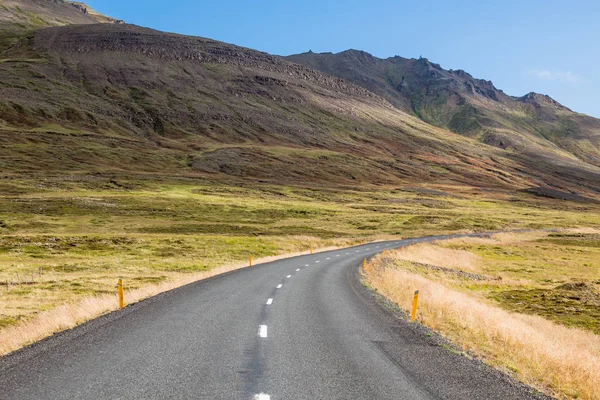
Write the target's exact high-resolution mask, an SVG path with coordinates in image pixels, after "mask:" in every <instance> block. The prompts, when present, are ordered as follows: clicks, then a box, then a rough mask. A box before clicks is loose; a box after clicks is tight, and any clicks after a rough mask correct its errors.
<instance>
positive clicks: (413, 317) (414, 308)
mask: <svg viewBox="0 0 600 400" xmlns="http://www.w3.org/2000/svg"><path fill="white" fill-rule="evenodd" d="M418 304H419V291H418V290H417V291H415V297H414V298H413V305H412V313H411V314H410V320H411V321H413V322H414V321H415V320H416V319H417V305H418Z"/></svg>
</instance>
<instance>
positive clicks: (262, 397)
mask: <svg viewBox="0 0 600 400" xmlns="http://www.w3.org/2000/svg"><path fill="white" fill-rule="evenodd" d="M254 400H271V396H269V395H268V394H264V393H260V394H255V395H254Z"/></svg>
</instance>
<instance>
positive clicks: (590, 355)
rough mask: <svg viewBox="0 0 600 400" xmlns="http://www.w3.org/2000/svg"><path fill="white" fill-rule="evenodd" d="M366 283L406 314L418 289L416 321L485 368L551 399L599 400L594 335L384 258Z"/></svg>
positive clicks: (598, 346)
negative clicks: (521, 311)
mask: <svg viewBox="0 0 600 400" xmlns="http://www.w3.org/2000/svg"><path fill="white" fill-rule="evenodd" d="M392 257H393V255H392ZM366 278H367V279H368V282H369V283H370V285H372V286H373V287H374V288H376V289H377V290H378V291H379V292H380V293H382V294H383V295H384V296H386V297H388V298H389V299H391V300H392V301H394V302H395V303H397V304H398V305H399V306H401V307H402V308H403V309H405V310H407V311H408V310H409V308H410V305H411V301H412V297H413V292H414V290H416V289H418V290H419V291H420V303H419V317H418V318H419V320H420V321H421V322H422V323H424V324H425V325H427V326H429V327H430V328H432V329H433V330H434V331H436V332H439V333H440V334H442V335H443V336H445V337H447V338H448V339H449V340H451V341H453V342H454V343H457V344H458V345H460V346H461V347H462V348H464V349H465V350H466V351H467V352H469V353H470V354H474V355H477V356H478V357H481V358H482V359H483V360H484V361H486V362H487V363H489V364H491V365H493V366H496V367H500V368H501V369H504V370H506V371H510V372H511V373H513V374H515V375H516V376H517V377H518V378H519V379H521V380H523V381H525V382H527V383H529V384H531V385H533V386H537V387H538V388H540V389H541V390H543V391H545V392H547V393H549V394H554V395H560V396H566V397H568V398H573V399H575V398H577V399H590V400H591V399H600V337H598V336H596V335H594V334H593V333H591V332H587V331H582V330H578V329H573V328H567V327H564V326H561V325H558V324H555V323H553V322H550V321H548V320H545V319H543V318H541V317H537V316H529V315H522V314H515V313H510V312H507V311H504V310H502V309H500V308H498V307H495V306H493V305H491V304H489V303H487V302H486V301H485V300H483V299H479V298H476V297H473V296H471V295H468V294H465V293H462V292H459V291H457V290H455V289H452V288H450V287H448V286H446V285H444V284H443V283H440V282H435V281H433V280H430V279H428V278H425V277H423V276H421V275H417V274H413V273H410V272H407V271H403V270H399V269H395V268H389V267H388V268H384V267H383V264H382V257H378V258H376V259H375V260H374V262H373V265H372V266H371V268H369V269H368V273H367V277H366Z"/></svg>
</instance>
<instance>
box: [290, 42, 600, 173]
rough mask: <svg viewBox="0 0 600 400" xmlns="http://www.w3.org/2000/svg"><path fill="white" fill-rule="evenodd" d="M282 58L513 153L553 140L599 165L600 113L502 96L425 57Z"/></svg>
mask: <svg viewBox="0 0 600 400" xmlns="http://www.w3.org/2000/svg"><path fill="white" fill-rule="evenodd" d="M286 58H287V59H288V60H290V61H293V62H296V63H299V64H302V65H305V66H307V67H310V68H314V69H318V70H319V71H322V72H324V73H326V74H329V75H332V76H337V77H340V78H343V79H345V80H347V81H349V82H353V83H355V84H357V85H360V86H362V87H364V88H367V89H369V90H370V91H372V92H374V93H377V94H379V95H380V96H382V97H384V98H385V99H387V100H388V101H390V103H392V104H393V105H394V106H395V107H397V108H399V109H401V110H403V111H406V112H408V113H411V114H412V115H415V116H417V117H418V118H420V119H421V120H423V121H425V122H427V123H429V124H432V125H435V126H437V127H440V128H444V129H448V130H450V131H452V132H455V133H458V134H461V135H465V136H468V137H471V138H475V139H477V140H479V141H481V142H483V143H487V144H490V145H493V146H497V147H501V148H505V149H506V148H511V149H514V150H515V151H518V152H528V151H532V152H534V153H535V152H537V151H539V147H542V148H547V149H549V150H550V151H552V149H553V148H555V147H558V148H560V149H562V150H565V151H566V152H569V153H571V154H573V155H575V156H576V157H578V158H580V159H581V160H583V161H585V162H588V163H592V164H594V165H596V166H600V120H598V119H596V118H592V117H589V116H586V115H583V114H578V113H575V112H573V111H571V110H569V109H568V108H567V107H564V106H563V105H561V104H559V103H558V102H556V101H555V100H553V99H552V98H550V97H548V96H545V95H540V94H536V93H529V94H527V95H525V96H523V97H513V96H508V95H506V94H505V93H504V92H503V91H502V90H499V89H497V88H496V87H495V86H494V85H493V84H492V82H490V81H487V80H482V79H475V78H473V77H472V76H471V75H470V74H468V73H467V72H465V71H462V70H457V71H453V70H444V69H443V68H441V67H440V65H438V64H435V63H432V62H430V61H429V60H427V59H426V58H420V59H407V58H402V57H398V56H396V57H391V58H388V59H380V58H377V57H374V56H372V55H371V54H369V53H366V52H363V51H357V50H347V51H344V52H341V53H337V54H332V53H320V54H318V53H313V52H308V53H303V54H297V55H292V56H289V57H286Z"/></svg>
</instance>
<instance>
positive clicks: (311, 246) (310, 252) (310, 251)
mask: <svg viewBox="0 0 600 400" xmlns="http://www.w3.org/2000/svg"><path fill="white" fill-rule="evenodd" d="M310 254H312V246H311V248H310Z"/></svg>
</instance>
